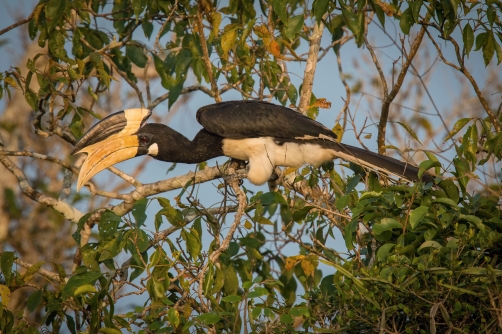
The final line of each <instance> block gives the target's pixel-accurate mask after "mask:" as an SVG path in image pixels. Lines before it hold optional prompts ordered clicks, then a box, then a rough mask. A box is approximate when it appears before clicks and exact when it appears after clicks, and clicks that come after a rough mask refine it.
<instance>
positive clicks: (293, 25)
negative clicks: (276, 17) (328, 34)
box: [285, 14, 304, 92]
mask: <svg viewBox="0 0 502 334" xmlns="http://www.w3.org/2000/svg"><path fill="white" fill-rule="evenodd" d="M303 24H304V16H303V14H300V15H297V16H293V17H292V18H290V19H289V20H288V21H287V23H286V31H285V33H286V37H287V38H288V39H289V40H290V41H293V40H294V39H295V37H296V35H297V34H298V33H299V32H300V31H301V30H302V28H303ZM291 86H292V87H293V88H294V86H293V85H291ZM295 92H296V89H295Z"/></svg>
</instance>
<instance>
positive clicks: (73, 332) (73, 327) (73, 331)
mask: <svg viewBox="0 0 502 334" xmlns="http://www.w3.org/2000/svg"><path fill="white" fill-rule="evenodd" d="M65 318H66V326H67V327H68V329H69V330H70V332H71V334H77V327H76V325H75V320H74V319H73V317H72V316H71V315H69V314H65Z"/></svg>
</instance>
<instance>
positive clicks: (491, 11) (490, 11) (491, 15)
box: [486, 6, 497, 27]
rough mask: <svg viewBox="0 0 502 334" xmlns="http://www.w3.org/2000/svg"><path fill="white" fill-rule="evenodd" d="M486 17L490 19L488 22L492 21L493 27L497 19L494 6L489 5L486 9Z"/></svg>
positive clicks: (491, 25)
mask: <svg viewBox="0 0 502 334" xmlns="http://www.w3.org/2000/svg"><path fill="white" fill-rule="evenodd" d="M486 18H487V19H488V23H490V27H493V23H494V22H495V21H496V19H497V12H496V11H495V9H493V6H489V7H488V9H487V10H486Z"/></svg>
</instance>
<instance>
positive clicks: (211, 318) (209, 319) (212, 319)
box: [196, 312, 220, 325]
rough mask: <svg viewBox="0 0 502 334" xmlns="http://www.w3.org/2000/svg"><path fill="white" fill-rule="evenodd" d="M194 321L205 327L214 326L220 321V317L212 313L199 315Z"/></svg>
mask: <svg viewBox="0 0 502 334" xmlns="http://www.w3.org/2000/svg"><path fill="white" fill-rule="evenodd" d="M196 319H197V320H199V321H202V322H203V323H205V324H206V325H212V324H215V323H217V322H218V321H220V315H219V314H217V313H212V312H211V313H204V314H201V315H199V316H198V317H197V318H196Z"/></svg>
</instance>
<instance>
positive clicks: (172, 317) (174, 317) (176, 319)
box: [167, 307, 180, 328]
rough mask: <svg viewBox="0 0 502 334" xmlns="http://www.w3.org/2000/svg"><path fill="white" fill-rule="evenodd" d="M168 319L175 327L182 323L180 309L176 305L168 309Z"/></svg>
mask: <svg viewBox="0 0 502 334" xmlns="http://www.w3.org/2000/svg"><path fill="white" fill-rule="evenodd" d="M167 319H168V320H169V322H170V323H171V326H173V328H176V327H178V326H179V324H180V314H179V312H178V310H177V309H176V308H174V307H172V308H170V309H169V311H167Z"/></svg>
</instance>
